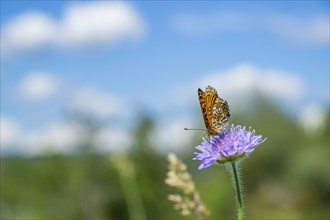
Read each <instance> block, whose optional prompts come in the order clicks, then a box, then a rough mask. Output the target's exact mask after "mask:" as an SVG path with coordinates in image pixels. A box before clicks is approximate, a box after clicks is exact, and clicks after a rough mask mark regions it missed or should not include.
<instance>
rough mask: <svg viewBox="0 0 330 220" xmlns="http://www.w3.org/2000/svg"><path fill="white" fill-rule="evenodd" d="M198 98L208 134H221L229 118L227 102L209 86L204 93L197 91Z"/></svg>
mask: <svg viewBox="0 0 330 220" xmlns="http://www.w3.org/2000/svg"><path fill="white" fill-rule="evenodd" d="M198 98H199V103H200V106H201V110H202V114H203V119H204V123H205V126H206V130H207V132H208V134H213V135H214V134H218V133H221V132H222V130H223V129H224V127H225V125H226V123H227V122H228V120H229V118H230V110H229V106H228V103H227V101H225V100H223V99H222V98H220V97H219V96H218V93H217V91H216V90H215V89H214V88H213V87H211V86H207V87H206V89H205V92H204V91H203V90H201V89H198Z"/></svg>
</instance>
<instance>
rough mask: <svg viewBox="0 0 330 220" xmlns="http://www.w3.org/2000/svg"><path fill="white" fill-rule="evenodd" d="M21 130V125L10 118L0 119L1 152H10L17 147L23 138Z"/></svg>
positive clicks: (2, 117) (3, 117)
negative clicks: (13, 147)
mask: <svg viewBox="0 0 330 220" xmlns="http://www.w3.org/2000/svg"><path fill="white" fill-rule="evenodd" d="M21 133H22V132H21V128H20V125H19V123H18V122H17V121H16V120H14V119H12V118H9V117H6V116H1V118H0V137H1V138H0V139H1V140H0V143H1V151H6V150H10V149H9V148H10V147H12V146H14V145H16V144H17V142H18V140H19V139H20V137H21Z"/></svg>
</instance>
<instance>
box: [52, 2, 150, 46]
mask: <svg viewBox="0 0 330 220" xmlns="http://www.w3.org/2000/svg"><path fill="white" fill-rule="evenodd" d="M144 33H145V24H144V22H143V21H142V18H141V17H140V16H139V14H138V13H137V11H136V10H135V9H134V8H133V7H132V6H130V5H129V4H128V3H125V2H94V3H89V4H73V5H71V6H70V7H68V8H67V9H66V11H65V14H64V17H63V21H62V22H61V25H60V35H59V39H58V40H59V43H61V44H65V45H74V46H85V45H90V44H92V45H93V44H102V43H110V42H111V43H112V42H117V41H118V40H121V39H133V40H134V39H139V38H141V37H143V35H144Z"/></svg>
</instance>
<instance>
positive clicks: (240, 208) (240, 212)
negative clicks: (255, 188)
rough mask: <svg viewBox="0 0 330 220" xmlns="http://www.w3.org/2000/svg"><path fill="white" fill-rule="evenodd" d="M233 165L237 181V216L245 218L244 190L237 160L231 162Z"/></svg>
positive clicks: (241, 218)
mask: <svg viewBox="0 0 330 220" xmlns="http://www.w3.org/2000/svg"><path fill="white" fill-rule="evenodd" d="M231 167H232V169H233V176H234V181H235V185H236V197H237V217H238V220H243V204H242V191H241V184H240V179H239V175H238V172H237V168H236V164H235V162H232V163H231Z"/></svg>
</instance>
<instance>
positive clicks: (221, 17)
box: [172, 11, 247, 36]
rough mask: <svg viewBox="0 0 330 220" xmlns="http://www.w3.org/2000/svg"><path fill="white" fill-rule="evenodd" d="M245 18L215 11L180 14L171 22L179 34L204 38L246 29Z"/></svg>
mask: <svg viewBox="0 0 330 220" xmlns="http://www.w3.org/2000/svg"><path fill="white" fill-rule="evenodd" d="M246 19H247V17H246V16H245V15H243V14H242V13H238V12H234V11H230V12H229V11H217V12H213V13H205V14H201V13H200V14H190V13H182V14H178V15H176V16H175V17H174V18H173V19H172V21H173V26H174V28H175V29H176V31H178V32H179V33H182V34H186V35H192V36H205V35H212V34H217V33H223V32H233V31H241V30H242V29H245V28H246V26H245V25H246V23H247V22H246V21H247V20H246Z"/></svg>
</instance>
